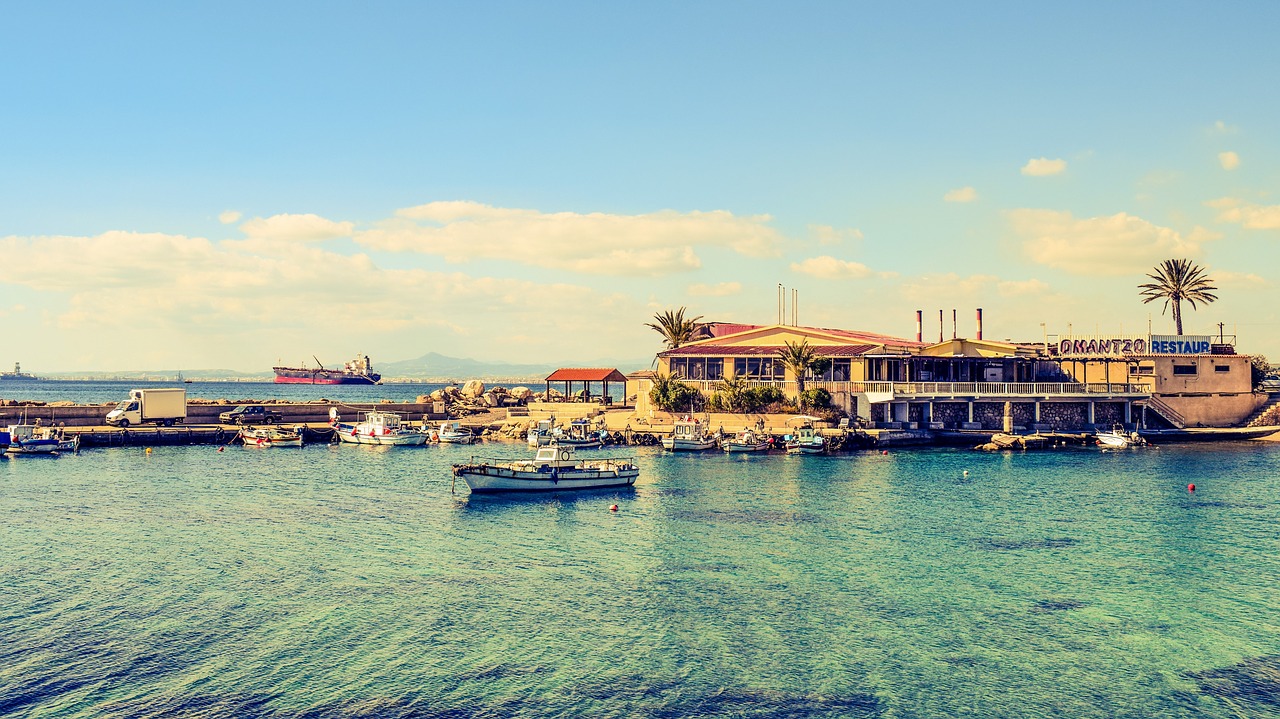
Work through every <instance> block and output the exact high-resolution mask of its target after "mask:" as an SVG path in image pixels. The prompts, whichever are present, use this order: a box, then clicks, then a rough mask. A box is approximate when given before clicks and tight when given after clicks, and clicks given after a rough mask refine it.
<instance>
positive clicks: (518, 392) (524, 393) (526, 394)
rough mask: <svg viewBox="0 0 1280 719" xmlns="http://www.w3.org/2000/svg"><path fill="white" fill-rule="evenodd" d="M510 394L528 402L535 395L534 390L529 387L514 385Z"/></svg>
mask: <svg viewBox="0 0 1280 719" xmlns="http://www.w3.org/2000/svg"><path fill="white" fill-rule="evenodd" d="M508 394H510V395H511V396H512V397H513V398H515V399H516V400H518V401H520V402H527V401H528V400H529V398H530V397H532V396H533V390H531V389H529V388H528V387H512V388H511V391H510V392H509V393H508Z"/></svg>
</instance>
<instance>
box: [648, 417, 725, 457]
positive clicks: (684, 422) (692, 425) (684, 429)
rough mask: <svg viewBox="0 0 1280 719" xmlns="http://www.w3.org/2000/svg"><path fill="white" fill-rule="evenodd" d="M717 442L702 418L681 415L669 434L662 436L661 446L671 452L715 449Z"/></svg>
mask: <svg viewBox="0 0 1280 719" xmlns="http://www.w3.org/2000/svg"><path fill="white" fill-rule="evenodd" d="M717 444H719V442H718V441H717V437H716V436H715V435H714V434H711V433H710V432H708V431H707V428H706V426H705V425H704V424H703V423H702V420H700V419H695V418H693V417H681V418H680V419H678V420H676V423H675V426H674V427H673V428H672V429H671V434H670V435H668V436H666V437H663V438H662V448H663V449H669V450H671V451H673V452H698V451H702V450H704V449H715V448H716V445H717Z"/></svg>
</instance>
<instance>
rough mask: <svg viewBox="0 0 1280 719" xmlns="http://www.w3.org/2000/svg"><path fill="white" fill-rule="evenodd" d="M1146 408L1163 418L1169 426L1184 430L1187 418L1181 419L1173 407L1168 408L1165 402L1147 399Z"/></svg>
mask: <svg viewBox="0 0 1280 719" xmlns="http://www.w3.org/2000/svg"><path fill="white" fill-rule="evenodd" d="M1147 408H1148V409H1151V410H1155V412H1156V414H1158V415H1160V416H1161V417H1164V418H1165V419H1166V420H1168V421H1169V424H1171V425H1173V426H1174V427H1177V428H1178V429H1186V427H1187V418H1186V417H1183V416H1182V413H1181V412H1179V411H1178V410H1176V409H1174V408H1173V407H1170V406H1169V404H1168V403H1167V402H1165V401H1164V400H1162V399H1160V398H1159V397H1151V398H1148V399H1147Z"/></svg>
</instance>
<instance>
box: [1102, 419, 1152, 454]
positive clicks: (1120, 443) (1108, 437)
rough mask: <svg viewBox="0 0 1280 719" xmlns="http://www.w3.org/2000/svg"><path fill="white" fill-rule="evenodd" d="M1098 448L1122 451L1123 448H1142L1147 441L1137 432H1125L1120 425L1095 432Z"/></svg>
mask: <svg viewBox="0 0 1280 719" xmlns="http://www.w3.org/2000/svg"><path fill="white" fill-rule="evenodd" d="M1094 436H1095V437H1097V442H1098V446H1099V447H1110V448H1115V449H1123V448H1125V447H1142V446H1145V445H1146V444H1147V440H1145V439H1143V438H1142V435H1140V434H1138V433H1137V432H1129V431H1126V430H1125V428H1124V427H1121V426H1120V425H1118V424H1117V425H1112V427H1111V429H1110V430H1109V431H1105V432H1095V433H1094Z"/></svg>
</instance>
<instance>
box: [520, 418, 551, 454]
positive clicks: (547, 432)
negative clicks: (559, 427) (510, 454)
mask: <svg viewBox="0 0 1280 719" xmlns="http://www.w3.org/2000/svg"><path fill="white" fill-rule="evenodd" d="M525 438H526V439H527V440H529V446H530V447H545V446H547V445H548V444H551V442H552V440H554V439H555V438H556V418H555V417H552V418H551V419H540V420H538V423H537V424H536V425H534V426H532V427H530V428H529V433H528V434H527V435H525Z"/></svg>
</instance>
